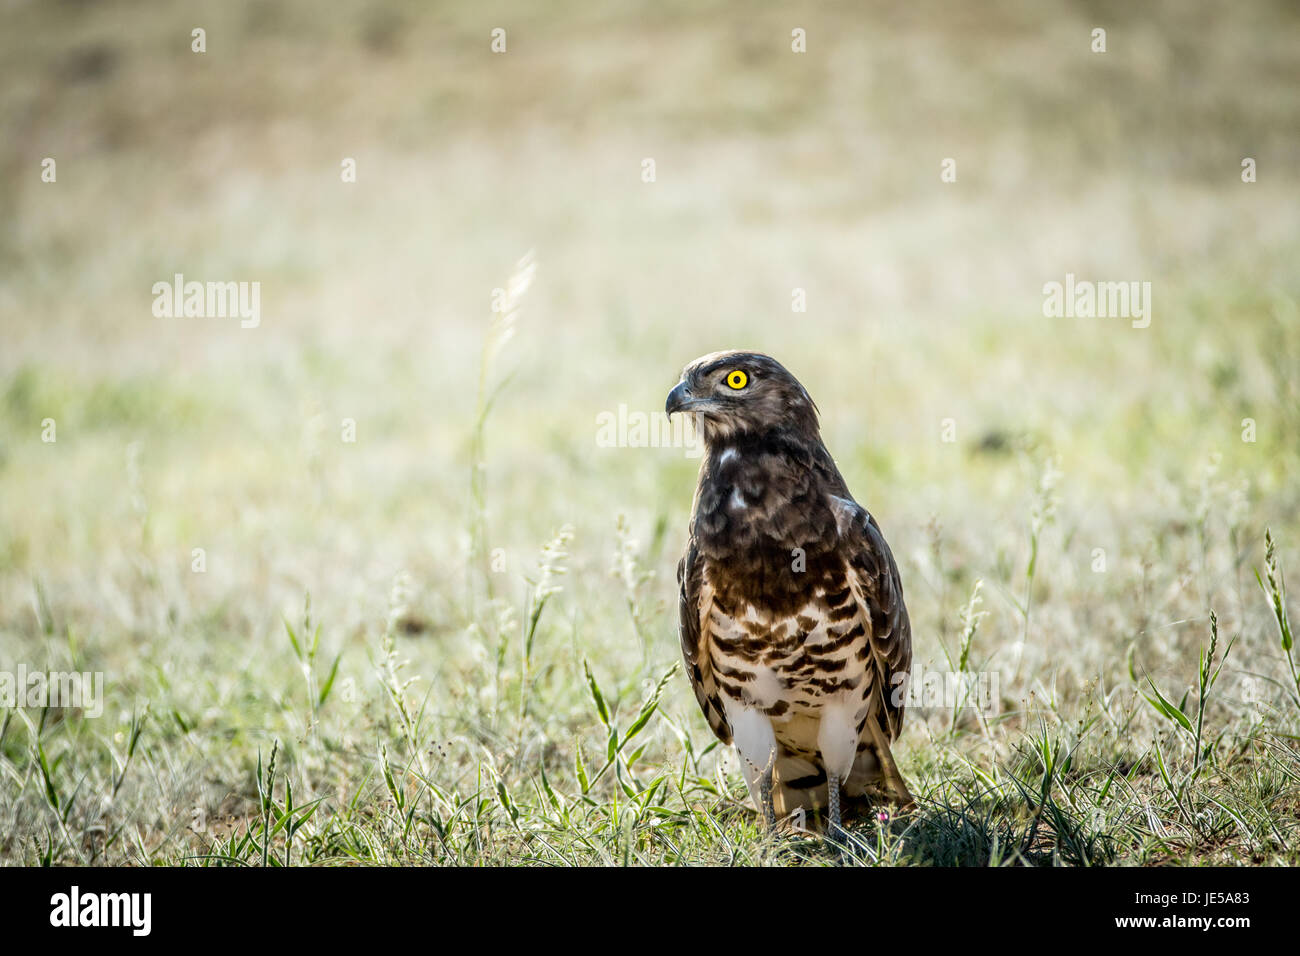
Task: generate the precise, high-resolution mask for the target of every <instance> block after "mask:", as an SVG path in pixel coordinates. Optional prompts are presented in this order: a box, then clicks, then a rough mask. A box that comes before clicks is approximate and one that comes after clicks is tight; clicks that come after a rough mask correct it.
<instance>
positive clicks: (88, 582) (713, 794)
mask: <svg viewBox="0 0 1300 956" xmlns="http://www.w3.org/2000/svg"><path fill="white" fill-rule="evenodd" d="M315 10H316V8H315V7H314V6H313V5H310V4H306V3H288V4H282V5H276V6H275V7H274V8H271V7H268V6H263V5H258V4H242V3H219V4H217V3H214V4H210V5H207V6H203V5H200V6H199V7H197V8H196V9H195V10H194V11H187V17H188V18H187V19H186V20H185V21H184V22H183V23H182V22H180V21H178V20H177V19H176V15H175V14H174V13H170V12H166V11H165V10H164V9H163V8H161V7H159V8H157V9H155V8H153V7H151V6H150V5H148V4H142V5H140V6H139V7H138V8H135V7H133V8H130V9H129V10H124V11H118V12H113V11H106V10H105V9H103V8H101V7H98V6H97V7H94V8H93V9H87V10H84V11H82V10H80V9H79V8H78V12H77V14H76V16H75V17H72V16H70V15H69V13H68V12H67V11H65V10H64V9H62V7H61V5H60V4H40V5H31V6H23V7H17V8H14V9H11V10H6V11H5V13H4V14H3V16H4V17H5V19H6V20H7V21H8V23H7V27H10V28H7V29H4V30H0V63H3V64H4V66H3V67H0V72H2V73H3V75H4V78H5V80H6V82H5V83H4V84H0V123H2V124H3V131H2V132H3V135H4V140H5V142H7V143H10V144H12V148H11V149H9V150H6V151H5V153H4V154H3V156H2V157H0V174H2V175H0V182H2V183H3V186H2V187H0V189H3V193H0V203H3V205H4V206H5V208H7V209H12V210H13V215H12V216H5V217H0V220H2V224H0V267H2V268H3V269H4V272H5V275H6V280H5V282H4V283H3V284H0V329H2V330H3V345H4V347H3V348H2V349H0V489H3V491H2V493H0V673H4V672H12V671H14V670H15V669H16V668H18V667H19V666H20V665H21V666H24V667H26V668H27V670H28V671H36V670H48V671H72V670H75V671H88V672H100V673H103V674H104V676H105V700H104V712H103V715H102V716H99V717H92V716H89V714H88V713H86V712H85V711H84V710H81V709H77V708H40V707H34V708H33V707H3V706H0V861H3V862H5V863H10V864H27V865H32V864H39V863H49V864H55V865H64V864H74V863H94V864H110V865H127V864H131V865H148V864H158V863H172V864H177V863H183V864H189V865H237V866H280V865H286V864H288V865H377V864H400V865H406V864H426V863H427V864H440V865H444V864H445V865H494V864H535V865H592V864H609V865H623V864H634V865H640V864H654V865H660V864H668V865H672V864H742V865H751V864H752V865H789V864H811V865H836V864H838V863H840V862H842V861H841V859H840V857H839V856H838V855H836V854H832V853H828V852H827V851H826V850H825V848H824V847H823V846H822V845H821V844H820V842H818V841H815V840H805V839H800V838H792V837H782V838H776V839H773V838H769V837H766V836H765V835H763V834H762V833H761V832H760V828H759V827H758V825H757V821H756V819H755V817H754V815H753V813H752V811H751V810H749V809H748V808H747V805H746V800H747V798H746V794H745V788H744V785H743V782H742V781H741V778H740V774H739V769H738V767H737V765H736V762H735V758H734V756H733V755H731V754H730V753H729V752H728V751H727V749H726V748H723V747H721V746H719V745H718V744H717V743H716V742H715V741H714V740H713V738H712V736H711V734H710V733H709V730H708V728H707V726H706V725H705V723H704V721H703V719H702V717H701V716H700V714H699V713H698V710H697V707H696V705H695V702H694V699H693V696H692V695H691V693H690V691H689V688H688V687H687V684H686V679H685V677H684V676H683V674H682V673H681V670H680V668H679V667H678V659H679V653H680V652H679V649H678V646H677V637H676V613H677V608H676V604H677V602H676V585H675V581H674V577H673V574H674V566H675V562H676V558H677V555H678V551H679V548H680V546H681V543H682V540H683V538H684V534H685V526H686V521H687V518H688V515H689V507H690V496H691V490H692V487H693V481H694V475H695V471H696V468H697V467H698V462H697V461H696V460H693V459H691V458H688V457H687V456H686V455H685V454H683V451H682V449H671V448H668V449H654V448H603V447H600V446H598V445H597V443H596V441H595V435H596V416H597V415H598V413H600V412H601V411H606V410H612V409H616V408H617V407H618V406H619V405H620V404H627V405H628V406H629V408H631V409H634V410H644V411H656V410H658V409H661V408H662V404H663V397H664V395H665V394H666V392H667V390H668V389H669V388H670V387H671V386H672V385H673V384H674V382H675V381H676V375H677V372H678V370H679V369H680V367H681V366H682V365H683V364H685V362H687V361H688V360H690V359H692V358H694V357H695V356H697V355H699V354H702V353H704V352H707V351H711V350H713V349H717V348H724V347H738V346H740V347H755V348H760V349H763V350H765V351H768V352H770V353H772V354H775V355H776V356H777V357H778V358H780V359H781V360H782V361H783V362H784V363H785V364H787V365H788V366H789V367H790V368H791V369H792V370H793V371H795V372H796V374H797V375H799V376H800V378H801V379H802V380H803V381H804V382H805V383H806V384H807V385H808V386H809V388H810V390H811V391H812V393H813V396H814V397H815V398H816V400H817V402H818V404H819V406H820V407H821V409H822V412H823V427H824V433H825V437H826V440H827V444H828V446H829V447H830V449H831V451H832V452H833V453H834V454H835V455H836V456H837V460H838V461H839V463H840V467H841V470H842V471H843V472H844V474H845V476H846V479H847V480H848V482H849V485H850V487H851V488H852V489H853V491H854V493H855V495H856V496H857V497H858V498H859V500H862V501H863V502H864V503H865V504H867V506H868V507H869V508H871V510H872V511H873V513H875V515H876V516H877V518H878V520H879V521H880V523H881V525H882V527H883V528H884V530H885V533H886V535H887V537H888V539H889V541H890V542H891V544H892V546H893V548H894V550H895V553H896V555H897V557H898V559H899V562H900V566H901V569H902V575H903V581H904V586H905V590H906V595H907V601H908V607H909V609H910V612H911V616H912V621H913V631H914V635H915V642H916V662H917V664H918V665H920V666H923V667H925V668H926V669H927V670H940V671H942V670H947V671H951V672H955V673H961V674H970V675H979V674H986V675H987V674H994V675H997V677H998V682H997V688H998V700H997V702H998V705H999V706H998V708H997V712H996V713H990V714H984V713H981V712H979V711H978V710H977V709H975V708H974V707H973V706H971V702H970V701H969V700H960V699H959V700H958V701H956V702H948V703H946V704H945V706H942V707H935V708H930V709H928V710H922V709H920V708H912V709H911V710H909V713H908V717H907V721H906V726H905V730H904V734H903V736H902V739H901V742H900V744H899V746H898V748H897V751H896V752H897V755H898V758H899V761H900V765H901V769H902V770H903V772H904V774H905V775H906V776H907V778H908V781H909V783H910V784H911V789H912V790H913V792H914V793H915V795H916V796H917V799H918V803H919V807H918V809H917V810H916V811H915V812H914V813H911V814H904V815H896V816H894V817H892V818H888V819H884V820H879V819H877V820H872V821H867V822H865V823H863V824H862V825H860V826H859V827H858V828H857V829H855V831H854V834H853V837H854V840H853V845H852V847H851V852H850V854H849V861H850V862H856V863H861V864H864V865H945V866H946V865H981V866H982V865H1098V864H1107V865H1153V864H1187V865H1195V864H1219V863H1226V864H1251V865H1278V864H1287V865H1295V864H1297V863H1300V850H1297V846H1300V839H1297V837H1298V836H1300V832H1298V831H1300V742H1298V738H1300V676H1298V673H1300V672H1298V670H1297V662H1296V657H1295V651H1294V640H1293V635H1292V631H1291V624H1290V617H1289V615H1288V598H1287V596H1286V580H1285V579H1286V572H1287V571H1288V570H1290V571H1291V573H1292V574H1294V573H1295V570H1294V569H1295V568H1296V567H1297V566H1300V520H1298V519H1297V515H1298V514H1300V493H1298V489H1297V485H1296V482H1295V480H1294V477H1293V476H1294V475H1295V474H1296V471H1297V469H1298V468H1300V441H1297V436H1298V435H1300V385H1298V384H1297V381H1298V379H1297V376H1296V370H1297V368H1300V309H1298V308H1297V303H1300V281H1298V280H1297V276H1296V272H1295V269H1294V263H1295V261H1296V260H1297V255H1300V243H1297V240H1296V238H1295V237H1296V236H1297V235H1300V230H1297V228H1296V226H1297V224H1298V223H1300V201H1298V200H1297V197H1298V196H1300V189H1297V186H1300V182H1298V181H1297V176H1296V172H1295V170H1294V168H1292V167H1290V166H1288V165H1287V164H1288V161H1289V160H1288V159H1287V157H1289V156H1294V155H1296V151H1297V147H1300V143H1297V142H1296V140H1297V137H1298V136H1300V132H1297V131H1300V123H1298V122H1297V120H1298V119H1300V117H1297V115H1296V111H1297V103H1296V101H1295V98H1294V96H1292V95H1290V92H1289V91H1290V88H1291V85H1293V84H1290V72H1289V70H1290V66H1291V59H1292V56H1291V54H1292V51H1291V50H1290V49H1289V47H1288V45H1287V42H1286V41H1287V38H1288V37H1289V36H1290V35H1291V34H1290V33H1288V31H1292V32H1293V31H1294V27H1295V14H1294V12H1293V11H1292V10H1291V9H1290V8H1289V6H1288V5H1286V4H1281V3H1279V4H1263V3H1261V4H1259V5H1258V8H1257V9H1256V11H1255V16H1253V17H1236V16H1228V15H1226V14H1224V13H1222V12H1220V11H1219V10H1218V8H1217V7H1215V6H1214V5H1212V4H1208V3H1206V4H1199V3H1198V4H1190V5H1189V4H1154V5H1150V6H1149V8H1147V9H1144V10H1143V11H1136V10H1134V9H1131V8H1130V7H1129V6H1127V5H1114V6H1103V7H1100V8H1098V9H1097V10H1096V11H1095V12H1093V13H1087V14H1085V13H1081V12H1079V11H1078V10H1075V9H1073V8H1072V9H1071V10H1055V11H1054V10H1049V9H1045V8H1043V7H1042V5H1039V4H1023V5H1022V4H1018V3H999V4H995V5H992V6H991V7H990V8H988V9H987V10H985V11H984V12H981V13H979V14H976V13H973V12H968V11H963V12H955V11H953V10H951V9H950V8H948V7H940V6H939V5H931V4H922V5H920V6H919V7H917V6H915V5H913V6H912V7H909V8H908V11H910V12H901V11H899V12H894V13H889V14H885V13H879V14H873V17H874V18H875V19H873V21H872V22H871V24H870V27H871V28H870V29H869V30H864V29H863V25H862V22H861V20H860V18H861V14H860V13H859V12H857V8H856V7H855V6H851V5H847V4H846V5H838V4H831V5H826V6H824V7H822V8H819V9H818V11H817V12H816V14H815V15H813V14H808V15H807V16H806V17H804V18H803V19H804V20H805V22H804V23H802V24H800V25H803V26H806V27H807V29H808V37H809V52H808V54H806V55H804V56H803V58H799V57H797V56H795V55H793V54H789V53H787V52H786V51H787V50H788V38H789V31H790V28H791V25H792V24H791V23H790V22H788V21H789V19H790V18H789V16H788V15H786V14H783V13H781V12H780V11H779V10H778V9H776V8H772V9H763V10H761V11H759V10H751V9H749V8H746V10H745V11H744V12H743V14H740V13H737V11H736V9H735V8H733V7H731V6H729V5H727V4H703V5H700V4H691V5H684V4H668V5H663V4H654V5H646V6H644V7H635V6H633V7H626V6H619V7H614V6H610V7H608V8H603V7H599V6H597V7H591V6H590V5H587V4H583V5H578V4H571V5H561V6H559V7H556V8H553V9H549V10H548V11H547V13H546V15H545V16H543V15H542V14H541V13H538V12H536V11H532V10H531V9H530V10H525V9H523V8H522V7H518V6H516V5H513V4H508V3H501V4H495V5H494V4H489V5H487V6H481V5H480V6H476V7H472V8H471V7H463V8H462V7H458V8H456V9H455V10H452V9H447V10H442V9H436V10H435V9H425V8H423V7H413V6H410V5H407V4H403V3H396V2H393V3H381V4H361V3H355V4H342V5H339V6H338V7H337V10H336V12H335V13H334V14H333V15H332V16H331V17H330V18H328V19H325V18H322V17H320V16H319V15H318V14H317V13H316V12H315ZM190 19H194V21H195V23H204V24H206V26H207V28H208V31H209V53H208V54H206V59H203V58H199V57H198V56H196V55H194V54H191V53H189V52H188V37H189V30H190V29H191V28H192V27H193V26H194V25H195V24H194V23H190ZM1094 20H1096V21H1098V22H1102V23H1104V24H1105V25H1106V27H1107V29H1108V35H1109V43H1110V52H1108V53H1107V54H1105V55H1104V56H1097V55H1094V54H1091V53H1089V52H1088V49H1087V43H1088V37H1089V31H1090V29H1091V27H1092V26H1094V25H1095V23H1094ZM502 24H504V25H505V26H506V27H507V29H508V31H509V36H510V41H509V42H510V52H509V53H507V54H506V55H504V56H500V57H493V56H492V55H491V54H490V53H488V52H487V49H488V43H487V40H488V32H489V30H490V29H491V28H492V27H494V26H498V25H502ZM1189 64H1195V65H1196V66H1195V68H1192V67H1191V66H1189ZM47 155H50V156H54V157H56V158H57V160H58V170H59V173H58V177H59V178H58V182H57V184H44V183H41V182H40V179H39V169H40V160H41V158H42V157H44V156H47ZM1245 155H1251V156H1254V157H1256V158H1257V159H1258V160H1259V168H1260V179H1259V182H1258V183H1255V184H1252V185H1246V184H1243V183H1242V182H1241V181H1240V179H1239V163H1240V159H1241V157H1242V156H1245ZM344 156H355V157H357V159H358V181H357V183H355V184H352V185H346V186H345V185H343V184H342V183H340V182H339V180H338V169H339V162H340V159H341V158H342V157H344ZM646 156H653V157H655V158H656V160H657V168H658V179H657V182H655V183H654V184H645V183H642V182H641V181H640V170H641V160H642V159H643V158H644V157H646ZM947 156H953V157H955V158H956V159H957V161H958V181H957V183H955V184H943V183H941V182H940V180H939V176H938V169H939V161H940V159H941V158H943V157H947ZM529 249H534V250H535V254H534V257H533V259H531V260H529V261H528V262H526V263H525V264H524V265H523V266H518V265H516V264H517V263H519V260H520V258H521V256H523V255H524V253H525V252H526V251H527V250H529ZM176 271H182V272H184V273H186V275H187V276H193V277H194V278H199V279H234V280H257V281H261V282H262V285H263V295H262V302H263V318H262V324H261V325H260V326H259V328H257V329H255V330H241V329H239V328H238V323H237V322H234V323H233V324H229V325H223V324H222V321H221V320H180V319H178V320H158V319H155V318H153V316H152V315H151V313H150V308H149V306H150V295H149V290H150V286H151V284H152V283H153V282H154V281H157V280H158V279H160V278H165V277H169V276H170V275H172V274H173V273H174V272H176ZM1066 272H1074V273H1075V274H1077V275H1079V276H1081V277H1091V278H1097V279H1106V280H1109V279H1116V280H1118V279H1128V278H1131V279H1142V280H1150V281H1152V283H1153V288H1154V290H1155V292H1154V295H1155V299H1154V302H1155V307H1154V314H1153V315H1154V317H1153V321H1152V324H1151V327H1150V328H1148V329H1142V330H1137V329H1132V328H1130V327H1129V325H1128V323H1127V322H1125V321H1123V320H1119V321H1112V320H1047V319H1044V318H1042V313H1041V304H1042V295H1041V288H1042V285H1043V283H1045V282H1048V281H1058V280H1060V279H1061V278H1062V276H1063V275H1064V274H1065V273H1066ZM512 276H513V278H512ZM793 288H802V289H805V290H806V292H807V300H808V309H809V311H808V312H807V313H791V311H790V303H791V290H792V289H793ZM498 289H499V290H502V292H503V295H494V290H498ZM494 306H495V309H494ZM46 419H53V420H54V421H55V423H56V426H57V441H56V442H53V443H49V442H44V441H42V440H41V434H42V428H43V425H42V423H43V422H44V420H46ZM344 419H351V420H353V421H354V422H355V423H356V440H355V441H354V442H352V441H347V440H345V437H344V436H345V430H344V427H343V421H344ZM1246 419H1249V420H1251V421H1252V422H1253V423H1254V431H1255V434H1254V435H1253V437H1254V439H1255V440H1254V441H1245V440H1243V431H1244V430H1245V429H1246V425H1245V424H1244V420H1246ZM946 420H950V421H951V425H952V430H953V432H954V434H955V440H954V441H945V440H943V439H944V436H945V434H946V429H945V425H944V423H945V421H946ZM196 549H201V558H202V561H201V566H202V568H203V570H202V571H201V572H200V571H197V570H196V561H198V560H199V558H198V556H197V555H196Z"/></svg>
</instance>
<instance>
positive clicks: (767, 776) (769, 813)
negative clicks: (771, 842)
mask: <svg viewBox="0 0 1300 956" xmlns="http://www.w3.org/2000/svg"><path fill="white" fill-rule="evenodd" d="M775 763H776V761H775V760H769V761H768V762H767V767H766V768H764V770H763V772H762V774H761V775H760V776H759V778H758V802H759V808H758V809H759V812H761V813H762V814H763V822H764V823H766V824H767V829H768V832H769V833H771V832H774V831H775V830H776V807H775V806H774V805H773V803H772V776H773V773H774V770H775V766H774V765H775Z"/></svg>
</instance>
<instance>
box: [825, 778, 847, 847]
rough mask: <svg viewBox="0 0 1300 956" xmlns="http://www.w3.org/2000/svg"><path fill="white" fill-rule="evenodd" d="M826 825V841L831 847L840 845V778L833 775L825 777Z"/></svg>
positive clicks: (841, 827)
mask: <svg viewBox="0 0 1300 956" xmlns="http://www.w3.org/2000/svg"><path fill="white" fill-rule="evenodd" d="M826 796H827V817H828V820H827V823H826V841H827V842H828V843H830V844H831V845H832V846H838V845H839V843H840V834H841V833H842V832H843V826H842V825H841V820H840V778H839V777H838V776H836V775H835V774H833V773H828V774H827V775H826Z"/></svg>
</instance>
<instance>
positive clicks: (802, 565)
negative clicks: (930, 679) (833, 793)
mask: <svg viewBox="0 0 1300 956" xmlns="http://www.w3.org/2000/svg"><path fill="white" fill-rule="evenodd" d="M736 372H740V373H741V375H742V376H743V380H744V384H743V385H742V386H741V387H740V388H736V387H735V383H737V382H740V381H741V377H740V376H736V375H735V373H736ZM729 379H730V384H729ZM667 408H668V411H669V412H670V413H671V412H674V411H684V412H689V413H692V414H694V415H695V418H696V423H697V425H698V427H699V428H700V430H701V432H702V434H703V436H704V440H705V445H706V455H705V458H704V461H703V463H702V465H701V468H700V477H699V484H698V486H697V488H696V492H695V504H694V513H693V515H692V518H691V524H690V537H689V540H688V542H687V545H686V550H685V554H684V555H683V556H682V560H681V563H680V564H679V566H678V583H679V588H680V634H681V643H682V654H683V656H684V657H685V659H686V666H687V671H688V674H689V676H690V679H691V683H692V686H693V687H694V690H695V695H696V699H697V700H698V701H699V704H700V707H701V709H702V710H703V711H704V715H705V717H706V718H707V720H708V722H709V725H710V727H712V728H713V731H714V733H715V734H717V736H718V737H719V738H721V739H722V740H723V741H724V742H727V743H733V742H734V743H735V744H736V747H737V750H738V751H739V752H740V755H741V761H742V769H745V770H746V780H747V781H748V782H749V783H750V787H751V791H752V792H754V793H755V800H756V802H757V799H758V797H757V791H756V790H755V787H756V785H757V781H758V780H759V779H760V778H761V774H762V772H763V771H764V770H765V769H770V771H771V773H772V776H773V803H774V808H775V811H776V812H777V813H778V814H782V815H784V814H786V813H790V812H792V811H796V810H798V809H800V808H803V809H804V810H822V809H824V808H825V806H826V801H827V772H828V767H830V768H831V769H832V770H833V771H834V772H835V773H836V775H837V777H840V779H842V784H843V792H844V794H845V796H846V797H847V798H848V801H847V805H848V806H849V807H850V808H852V807H853V806H854V805H855V804H856V805H862V804H864V803H865V802H869V800H870V799H872V798H879V797H885V798H888V799H891V800H894V801H896V802H899V803H903V804H908V803H910V802H911V800H912V798H911V794H910V793H909V792H908V790H907V786H906V784H905V783H904V782H903V779H902V777H901V775H900V774H899V772H898V769H897V767H896V766H895V764H894V760H893V755H892V754H891V752H890V747H889V744H890V741H891V740H893V739H894V738H896V737H897V736H898V733H899V730H900V728H901V726H902V721H903V706H902V703H901V696H902V695H901V693H900V691H899V688H900V683H901V682H902V681H903V680H905V679H906V674H907V671H908V669H909V668H910V667H911V658H912V641H911V627H910V624H909V622H908V617H907V608H906V606H905V605H904V603H903V589H902V584H901V582H900V580H899V575H898V568H897V566H896V564H895V563H894V558H893V555H892V554H891V553H890V550H889V546H888V545H887V544H886V543H885V539H884V537H883V535H882V534H881V532H880V528H879V527H878V526H877V524H876V522H875V519H874V518H872V516H871V515H870V514H869V513H868V512H867V511H866V509H864V508H863V507H861V506H860V505H858V504H857V503H856V502H855V501H854V500H853V498H852V496H851V495H850V494H849V491H848V488H847V486H846V485H845V483H844V479H843V478H842V477H841V475H840V473H839V470H838V469H837V468H836V466H835V462H834V461H833V460H832V458H831V456H830V454H829V453H828V452H827V450H826V447H825V446H824V445H823V444H822V441H821V436H820V431H819V428H818V423H817V409H816V406H815V405H814V404H813V401H812V399H811V397H810V396H809V395H808V393H807V391H806V390H805V389H804V387H803V386H802V385H800V384H799V382H798V381H797V380H796V379H795V378H794V377H793V376H792V375H791V374H790V373H789V372H787V371H786V370H785V369H784V368H783V367H782V366H781V365H780V364H779V363H778V362H776V361H775V360H774V359H772V358H770V357H768V356H766V355H761V354H758V353H753V352H723V353H715V354H713V355H707V356H704V357H703V358H701V359H698V360H696V361H695V362H693V363H691V364H690V365H688V366H687V368H686V370H685V371H684V372H683V375H682V381H681V383H679V385H678V386H677V387H676V388H675V389H674V390H673V392H672V393H671V394H670V395H669V399H668V405H667ZM736 724H740V726H739V727H737V726H736ZM768 727H770V728H771V730H770V735H771V739H770V741H769V738H768V733H769V731H768V730H767V728H768ZM846 748H848V749H846ZM767 753H770V754H771V757H770V760H769V764H770V767H768V768H764V767H760V766H758V765H757V764H758V763H759V762H760V761H762V760H763V759H764V754H767ZM746 763H749V764H750V765H749V766H748V767H746V766H745V764H746ZM837 768H838V769H837ZM841 771H842V773H843V775H842V777H841ZM855 798H857V799H856V801H855Z"/></svg>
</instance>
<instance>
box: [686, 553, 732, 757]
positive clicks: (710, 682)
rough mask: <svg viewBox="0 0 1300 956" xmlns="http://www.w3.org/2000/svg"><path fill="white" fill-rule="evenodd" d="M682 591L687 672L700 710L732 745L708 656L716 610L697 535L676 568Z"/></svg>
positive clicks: (724, 740) (710, 660)
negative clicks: (711, 621) (697, 544)
mask: <svg viewBox="0 0 1300 956" xmlns="http://www.w3.org/2000/svg"><path fill="white" fill-rule="evenodd" d="M677 586H678V592H679V607H678V614H679V618H680V623H679V626H678V627H679V631H680V636H681V640H682V657H684V658H685V659H686V672H687V674H688V676H689V677H690V679H691V687H692V688H693V689H694V691H695V699H696V700H697V701H699V704H700V710H702V711H704V716H705V718H706V719H707V720H708V722H709V726H710V727H712V728H713V732H714V733H715V734H716V735H717V736H718V739H719V740H721V741H722V742H723V743H724V744H729V743H731V725H730V724H728V723H727V718H726V716H725V714H724V713H723V710H722V699H721V698H720V697H719V696H718V685H717V682H716V680H715V679H714V676H713V661H712V658H711V656H710V654H709V635H710V622H709V617H710V615H711V614H712V611H713V588H712V587H710V586H709V584H708V583H707V582H706V581H705V580H704V562H703V561H701V560H700V553H699V549H698V548H697V547H696V544H695V536H694V535H692V536H691V539H690V540H689V541H688V542H687V544H686V553H685V554H683V555H682V560H681V561H680V562H679V563H678V565H677Z"/></svg>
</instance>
